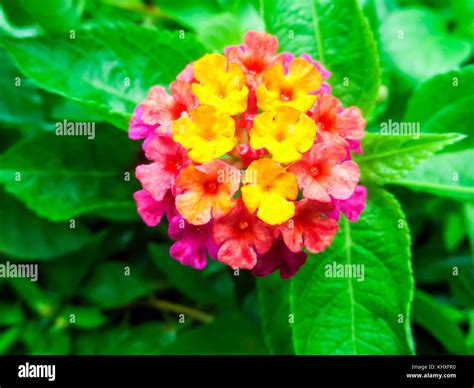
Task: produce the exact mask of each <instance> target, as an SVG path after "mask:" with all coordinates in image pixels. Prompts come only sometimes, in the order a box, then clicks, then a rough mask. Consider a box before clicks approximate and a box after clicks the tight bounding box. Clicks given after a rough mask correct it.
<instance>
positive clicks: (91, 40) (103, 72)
mask: <svg viewBox="0 0 474 388" xmlns="http://www.w3.org/2000/svg"><path fill="white" fill-rule="evenodd" d="M0 45H3V46H4V47H5V49H6V50H7V51H8V52H9V53H10V54H11V55H12V56H13V58H14V59H15V61H16V63H17V64H18V67H19V68H20V70H21V71H22V72H23V73H24V74H25V75H26V76H27V77H29V78H30V79H32V80H33V81H34V82H36V83H37V84H38V85H39V86H40V87H42V88H44V89H46V90H48V91H50V92H53V93H57V94H60V95H62V96H64V97H67V98H70V99H72V100H75V101H78V102H80V103H81V104H83V105H84V106H86V107H87V108H88V109H89V111H90V112H91V113H93V114H99V115H100V116H101V117H106V118H107V120H108V121H109V122H111V123H113V124H115V125H117V126H119V127H120V128H122V129H127V128H128V120H129V119H130V115H131V114H132V112H133V109H134V108H135V106H136V105H137V104H138V103H140V102H141V101H142V100H143V99H144V98H145V97H146V94H147V92H148V89H149V88H150V87H152V86H153V85H157V84H160V85H168V84H169V83H170V82H171V81H173V80H174V79H175V77H176V76H177V75H178V73H179V72H180V71H181V70H183V69H184V67H185V66H186V65H187V64H188V63H189V62H192V61H193V60H195V59H197V58H198V57H200V56H201V55H202V54H203V53H204V48H203V47H202V45H201V44H199V43H198V42H197V41H196V39H195V38H194V37H193V35H192V34H189V33H188V34H186V37H185V39H180V38H179V33H178V32H169V31H158V30H155V29H150V28H146V27H144V26H135V25H132V24H110V25H96V26H92V27H91V28H88V29H83V30H78V31H76V32H75V38H74V39H72V38H70V36H69V35H68V36H63V37H52V36H45V37H38V38H28V39H21V40H17V39H13V38H9V37H6V36H3V37H0Z"/></svg>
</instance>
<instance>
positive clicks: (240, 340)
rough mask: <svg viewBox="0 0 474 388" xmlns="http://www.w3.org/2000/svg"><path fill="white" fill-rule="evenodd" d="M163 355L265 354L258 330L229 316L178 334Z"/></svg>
mask: <svg viewBox="0 0 474 388" xmlns="http://www.w3.org/2000/svg"><path fill="white" fill-rule="evenodd" d="M164 354H168V355H179V354H182V355H192V354H195V355H205V354H208V355H216V354H219V355H221V354H222V355H231V354H234V355H237V354H242V355H243V354H245V355H248V354H254V355H257V354H265V347H264V344H263V342H262V334H261V332H260V330H259V328H258V326H256V325H255V324H253V323H252V322H250V321H248V320H247V318H245V317H244V316H242V315H240V314H231V315H227V316H221V317H218V318H216V320H215V321H214V322H213V323H210V324H207V325H203V326H200V327H198V328H196V329H191V330H188V331H185V332H183V333H181V334H180V335H179V336H178V338H177V339H176V342H174V343H172V344H171V345H170V346H168V347H166V348H165V349H164Z"/></svg>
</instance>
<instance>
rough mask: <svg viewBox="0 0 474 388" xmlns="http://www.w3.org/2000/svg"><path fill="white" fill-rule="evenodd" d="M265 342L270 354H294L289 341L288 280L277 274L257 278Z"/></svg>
mask: <svg viewBox="0 0 474 388" xmlns="http://www.w3.org/2000/svg"><path fill="white" fill-rule="evenodd" d="M257 290H258V301H259V306H260V317H261V319H262V326H263V334H264V338H265V344H266V346H267V348H268V350H269V351H270V353H271V354H295V350H294V348H293V343H292V342H291V335H292V333H291V324H290V321H291V309H290V298H289V296H290V282H285V281H282V280H281V278H280V277H279V276H278V275H277V274H273V275H270V276H267V277H264V278H258V279H257Z"/></svg>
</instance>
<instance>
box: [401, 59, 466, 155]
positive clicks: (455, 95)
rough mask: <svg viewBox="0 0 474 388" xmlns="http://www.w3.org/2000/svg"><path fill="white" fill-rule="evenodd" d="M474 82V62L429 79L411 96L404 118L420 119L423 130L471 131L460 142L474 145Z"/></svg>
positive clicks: (418, 120)
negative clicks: (473, 114)
mask: <svg viewBox="0 0 474 388" xmlns="http://www.w3.org/2000/svg"><path fill="white" fill-rule="evenodd" d="M473 84H474V66H468V67H465V68H462V69H461V70H454V71H450V72H449V73H446V74H440V75H437V76H435V77H433V78H431V79H429V80H427V81H425V82H424V83H422V84H421V85H420V86H419V87H418V88H417V89H416V90H415V92H414V93H413V95H412V96H411V97H410V100H409V101H408V105H407V110H406V112H405V117H404V119H403V121H405V122H412V123H419V125H420V127H421V131H422V132H427V133H446V131H447V130H449V131H452V132H458V133H464V134H466V135H470V136H469V137H468V138H467V139H466V140H465V141H463V142H462V143H460V144H459V146H461V145H463V146H464V148H466V147H467V146H469V147H474V139H473V137H472V134H473V133H474V126H473V123H472V120H471V114H472V106H473V105H474V96H473V95H472V85H473ZM427 101H429V104H427V103H426V102H427ZM450 149H451V150H452V147H450Z"/></svg>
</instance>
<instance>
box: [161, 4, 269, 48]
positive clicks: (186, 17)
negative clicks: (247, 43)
mask: <svg viewBox="0 0 474 388" xmlns="http://www.w3.org/2000/svg"><path fill="white" fill-rule="evenodd" d="M157 5H158V7H159V9H160V11H162V12H164V13H165V15H166V16H168V17H170V18H171V19H173V20H175V21H176V22H178V23H180V24H182V25H183V26H185V27H187V28H189V29H191V30H193V31H194V32H195V33H196V35H197V37H198V38H199V40H200V41H201V42H203V43H204V44H205V45H206V46H207V47H209V48H210V49H211V50H214V51H217V52H220V51H222V50H223V49H224V47H225V46H228V45H234V44H240V43H241V41H242V37H243V35H244V34H245V32H246V31H248V30H263V21H262V19H261V16H260V15H259V13H258V11H257V9H256V7H255V6H254V4H253V3H252V1H250V0H234V1H227V0H204V1H200V2H199V3H196V1H194V0H182V1H180V2H176V1H173V0H157Z"/></svg>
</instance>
